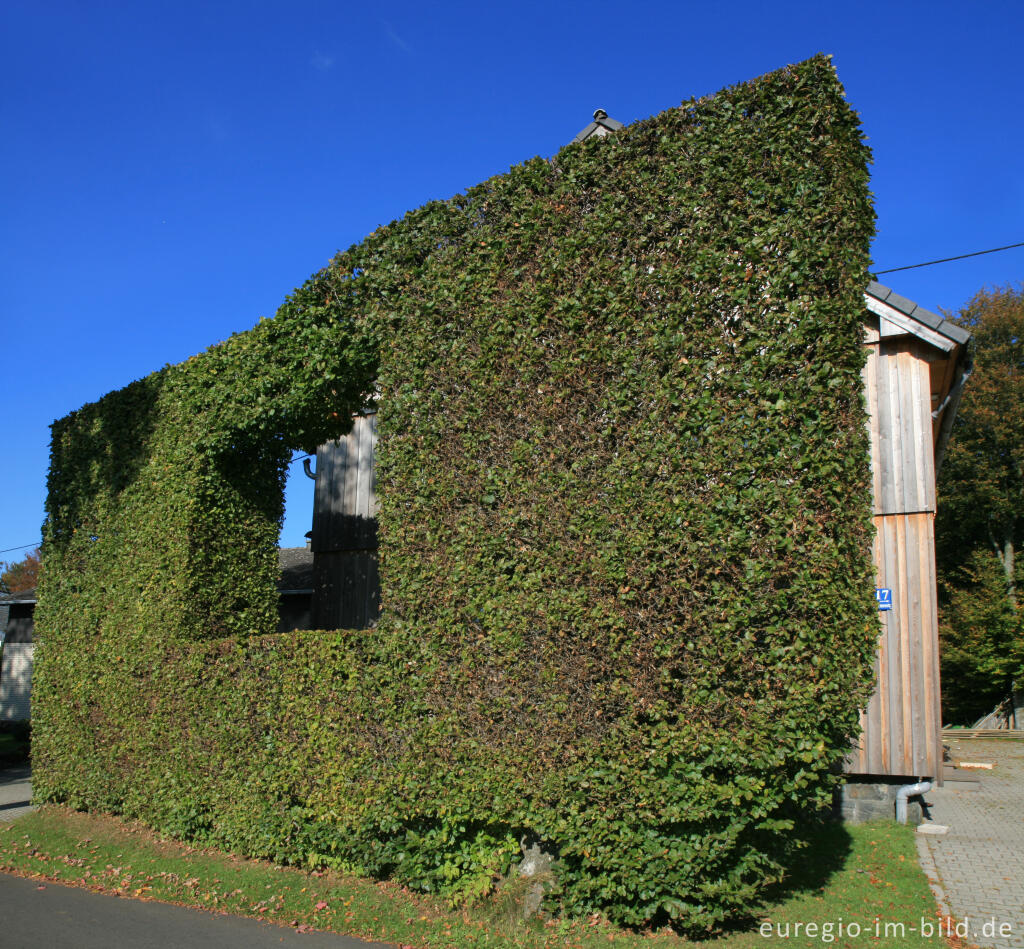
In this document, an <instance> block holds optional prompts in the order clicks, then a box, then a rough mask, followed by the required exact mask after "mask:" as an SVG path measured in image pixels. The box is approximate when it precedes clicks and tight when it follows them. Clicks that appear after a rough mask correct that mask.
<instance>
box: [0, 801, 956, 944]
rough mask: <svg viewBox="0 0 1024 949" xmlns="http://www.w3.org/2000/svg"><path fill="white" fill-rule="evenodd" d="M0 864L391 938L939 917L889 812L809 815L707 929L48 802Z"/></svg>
mask: <svg viewBox="0 0 1024 949" xmlns="http://www.w3.org/2000/svg"><path fill="white" fill-rule="evenodd" d="M0 869H2V870H4V871H7V872H11V873H17V874H20V875H24V876H31V877H36V878H41V879H47V880H54V881H59V882H61V883H66V884H71V885H76V886H83V887H87V888H89V889H92V890H96V891H100V892H106V893H116V894H118V895H121V896H127V897H133V898H138V899H153V900H162V901H165V902H171V903H177V904H180V905H184V906H192V907H198V908H202V909H206V910H211V911H214V912H223V913H233V914H237V915H240V916H249V917H254V918H257V919H263V920H268V921H271V922H275V923H278V924H281V925H287V926H291V927H293V928H296V929H300V930H303V931H306V930H308V929H324V930H332V931H335V932H343V933H346V934H349V935H353V936H361V937H364V938H367V939H376V940H381V941H384V942H391V943H396V944H398V945H400V946H403V947H463V946H473V947H487V946H521V947H524V949H545V947H550V949H554V947H580V949H590V947H597V946H607V945H608V944H609V943H614V944H616V945H620V946H624V947H629V946H644V947H648V949H650V947H660V946H665V947H684V946H685V947H690V946H707V947H711V946H714V947H715V949H753V947H755V946H759V947H762V949H763V947H765V946H769V945H771V944H772V943H781V944H783V945H785V946H789V947H795V946H817V945H831V946H837V947H851V949H852V947H855V946H863V945H870V946H873V947H883V949H885V947H892V949H906V947H914V946H934V945H936V944H938V945H942V941H941V940H937V939H936V938H935V936H934V935H933V936H932V937H931V938H929V937H928V935H927V931H926V929H927V925H929V924H930V925H932V926H936V925H937V924H938V922H939V920H938V915H937V910H936V907H935V901H934V899H933V898H932V895H931V892H930V890H929V888H928V883H927V881H926V879H925V877H924V874H923V873H922V871H921V869H920V867H919V865H918V862H917V854H916V850H915V845H914V833H913V830H912V828H908V827H901V826H899V825H896V824H891V823H879V824H866V825H861V826H852V827H846V826H842V825H838V824H827V825H823V826H822V827H820V828H819V829H818V830H817V832H816V833H815V834H813V835H810V836H809V846H808V848H807V850H806V851H805V856H804V859H803V860H802V861H801V864H800V867H799V869H798V871H797V872H796V873H795V874H794V877H793V879H792V880H791V882H790V885H789V886H788V888H787V889H785V890H779V891H776V892H775V893H774V894H772V901H771V902H769V903H767V904H766V905H764V906H763V907H761V908H760V909H758V910H755V911H754V913H753V915H754V917H755V919H754V922H753V923H749V924H748V925H747V927H746V928H745V929H743V930H737V931H735V932H731V933H729V934H727V935H725V936H722V937H720V938H718V939H714V940H709V941H708V942H700V941H693V940H688V939H684V938H682V937H680V936H677V935H675V934H674V933H670V932H664V931H662V932H656V933H652V932H643V933H637V932H630V931H627V930H622V929H618V928H616V927H613V926H611V925H609V924H608V923H607V922H606V921H605V920H603V919H601V918H599V917H596V916H595V917H590V918H587V919H583V920H574V921H561V920H544V919H541V918H539V917H538V918H536V919H534V920H531V921H530V922H528V923H524V922H522V921H519V920H518V919H517V918H516V913H515V908H516V899H515V896H514V894H513V895H508V894H506V896H504V897H502V896H499V897H498V898H496V899H493V900H491V901H489V902H488V903H486V904H484V905H482V906H478V907H474V908H471V909H467V910H453V909H451V908H450V907H449V906H448V905H447V904H445V903H444V902H442V901H441V900H436V899H431V898H427V897H423V896H421V895H417V894H414V893H412V892H410V891H409V890H408V889H406V888H404V887H401V886H399V885H397V884H394V883H389V882H381V883H377V882H371V881H368V880H362V879H357V878H354V877H347V876H344V875H342V874H338V873H334V872H331V871H302V870H297V869H293V868H283V867H279V866H275V865H273V864H271V863H266V862H263V861H256V860H246V859H243V858H240V857H235V856H231V855H228V854H223V853H219V852H215V851H211V850H199V849H195V848H192V847H189V846H187V845H186V844H182V843H179V842H177V841H173V840H168V839H165V838H162V837H160V836H159V835H157V834H155V833H154V832H153V831H151V830H149V829H148V828H145V827H143V826H141V825H139V824H133V823H130V822H126V821H123V820H120V819H118V818H114V817H109V816H103V815H96V814H84V813H79V812H76V811H72V810H69V809H67V808H63V807H57V806H46V807H42V808H40V809H39V810H37V811H35V812H34V813H32V814H29V815H27V816H25V817H22V818H20V819H19V820H17V821H15V822H13V823H8V824H0ZM513 889H514V887H513ZM923 924H925V925H923ZM922 930H925V931H924V932H922Z"/></svg>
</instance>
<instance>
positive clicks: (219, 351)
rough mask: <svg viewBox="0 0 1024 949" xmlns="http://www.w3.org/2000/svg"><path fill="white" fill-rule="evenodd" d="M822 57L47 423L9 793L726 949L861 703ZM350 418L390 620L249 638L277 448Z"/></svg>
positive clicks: (861, 620) (400, 225) (853, 515)
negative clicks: (726, 937)
mask: <svg viewBox="0 0 1024 949" xmlns="http://www.w3.org/2000/svg"><path fill="white" fill-rule="evenodd" d="M867 157H868V152H867V149H866V148H865V146H864V144H863V142H862V138H861V133H860V130H859V126H858V122H857V119H856V116H855V114H854V113H853V112H852V111H851V110H850V108H849V107H848V105H847V104H846V102H845V100H844V97H843V93H842V89H841V87H840V85H839V83H838V81H837V79H836V77H835V74H834V72H833V70H832V68H831V65H830V63H829V62H828V61H827V59H826V58H825V57H820V56H819V57H815V58H814V59H811V60H808V61H807V62H805V63H801V64H799V65H797V66H793V67H787V68H786V69H783V70H780V71H779V72H776V73H772V74H770V75H768V76H765V77H762V78H760V79H757V80H754V81H752V82H749V83H745V84H742V85H739V86H736V87H733V88H730V89H727V90H724V91H723V92H720V93H718V94H717V95H715V96H713V97H709V98H704V99H699V100H691V101H689V102H686V103H684V104H683V105H682V106H681V107H680V108H677V109H672V110H669V111H668V112H665V113H662V114H661V115H658V116H655V117H654V118H652V119H650V120H647V121H644V122H639V123H637V124H635V125H632V126H630V127H628V128H626V129H624V130H623V131H622V132H620V133H617V134H616V135H614V136H612V137H610V138H608V139H604V140H594V141H590V142H586V143H583V144H582V145H572V146H569V147H567V148H565V149H563V150H562V151H561V152H560V153H559V154H558V155H557V156H556V157H555V158H554V159H552V160H544V159H539V158H538V159H533V160H531V161H529V162H526V163H525V164H523V165H521V166H517V167H515V168H513V169H511V171H510V172H509V173H508V174H506V175H503V176H500V177H497V178H493V179H491V180H489V181H487V182H485V183H483V184H481V185H479V186H477V187H475V188H473V189H470V190H469V191H468V192H467V193H466V194H465V195H459V196H456V197H455V198H453V199H452V200H450V201H445V202H435V203H431V204H428V205H426V206H424V207H423V208H421V209H419V210H417V211H414V212H412V213H410V214H409V215H407V216H406V217H405V218H404V219H403V220H401V221H399V222H395V223H393V224H392V225H390V226H388V227H386V228H381V229H380V230H378V231H377V232H375V233H374V234H372V235H370V237H368V238H367V239H366V240H365V241H364V242H363V243H362V244H359V245H357V246H355V247H353V248H351V249H349V250H348V251H346V252H344V253H341V254H339V255H338V256H337V258H336V259H335V260H334V261H333V262H332V264H331V265H330V266H329V267H328V268H327V269H326V270H324V271H323V272H321V273H319V274H316V275H315V276H314V277H313V278H311V280H310V281H309V282H308V283H307V284H305V285H304V286H303V287H302V288H300V289H299V290H297V291H296V292H295V293H294V294H293V295H292V296H291V297H289V299H288V300H287V301H286V303H285V305H284V306H283V307H282V308H281V310H280V311H279V313H278V315H277V316H276V317H275V318H274V319H273V320H269V321H263V322H261V323H260V324H259V325H258V326H257V327H256V328H254V329H253V330H251V331H250V332H248V333H243V334H240V335H238V336H235V337H232V338H231V339H229V340H227V341H226V342H225V343H223V344H220V345H218V346H215V347H213V348H212V349H210V350H209V351H207V352H206V353H203V354H202V355H200V356H197V357H194V358H193V359H191V360H188V361H187V362H185V363H183V364H181V365H179V366H174V367H168V368H166V369H165V370H163V371H162V372H159V373H156V374H154V375H153V376H150V377H148V378H146V379H143V380H141V381H140V382H137V383H135V384H133V385H132V386H129V387H128V388H126V389H124V390H122V391H120V392H115V393H112V394H111V395H109V396H107V397H106V398H104V399H102V400H101V401H100V402H98V403H96V404H94V405H89V406H86V407H84V408H83V409H81V410H80V411H78V412H76V413H74V414H73V415H71V416H69V417H68V418H66V419H63V420H61V421H59V422H58V423H56V424H55V426H54V437H53V462H52V468H51V474H50V496H49V506H48V520H47V523H46V527H45V531H46V534H45V544H44V548H43V550H44V561H45V574H44V579H43V583H42V586H41V592H40V606H39V617H38V629H39V635H40V639H41V644H40V650H39V668H38V675H37V680H36V688H37V693H36V699H35V703H34V709H35V711H36V743H35V752H36V765H35V768H36V770H35V781H36V787H37V792H38V794H39V795H40V796H41V797H43V798H51V799H56V800H66V801H69V802H71V803H72V804H74V805H76V806H80V807H96V808H105V809H112V810H116V811H121V812H124V813H126V814H129V815H132V816H136V817H140V818H142V819H144V820H146V821H149V822H150V823H152V824H154V825H156V826H159V827H161V828H164V829H168V830H171V831H173V832H175V833H178V834H180V835H182V836H185V837H191V838H195V839H200V840H208V841H212V842H216V843H218V844H221V845H223V846H227V847H231V848H234V849H237V850H240V851H243V852H245V853H249V854H255V855H263V856H269V857H272V858H273V859H277V860H280V861H292V862H310V863H328V864H331V865H335V866H339V867H345V868H349V869H355V870H358V871H360V872H364V873H368V874H373V875H378V876H392V877H395V878H398V879H401V880H403V881H405V882H408V883H409V884H411V885H414V886H417V887H421V888H423V889H426V890H431V891H434V892H441V893H448V894H450V895H452V896H453V897H454V898H459V897H471V896H473V895H476V894H479V893H481V892H484V891H485V890H486V889H487V888H488V887H489V886H490V885H491V882H492V881H493V879H494V877H495V876H496V875H497V874H500V873H502V872H506V871H507V870H508V869H509V866H510V864H511V862H512V861H513V860H514V859H516V857H517V855H518V853H519V847H520V842H521V841H522V840H523V839H528V840H529V839H537V840H540V841H541V842H542V843H543V845H544V846H545V847H546V848H547V849H549V850H551V851H553V852H555V853H556V854H557V856H558V863H557V870H558V881H559V882H558V888H557V889H556V890H555V891H553V892H552V894H551V896H550V897H549V902H550V904H551V906H552V908H557V907H560V908H561V909H562V910H563V911H565V912H569V913H584V912H591V911H594V910H599V911H603V912H605V913H607V914H608V915H609V916H610V917H612V918H613V919H615V920H617V921H619V922H622V923H625V924H629V925H638V926H639V925H644V924H646V923H649V922H652V921H653V922H659V921H664V920H669V919H671V920H673V921H674V922H675V924H676V925H677V926H679V927H680V928H682V929H686V930H690V931H699V930H707V929H715V928H718V927H720V926H721V925H722V924H723V923H724V922H725V921H727V920H729V919H731V918H733V917H735V916H736V915H742V914H743V913H745V912H749V911H750V910H751V908H752V907H753V906H754V905H756V900H757V897H758V894H759V893H761V892H762V891H763V889H764V887H765V886H766V885H767V884H768V883H769V882H770V881H772V880H773V879H775V878H776V877H778V875H779V874H780V873H781V872H782V870H783V867H784V865H785V860H786V845H785V844H786V840H787V836H788V835H787V834H786V830H787V828H788V827H789V822H790V821H791V820H792V818H793V816H794V814H796V813H797V812H799V811H805V810H807V809H809V808H814V807H815V806H817V805H820V804H822V803H823V802H825V801H827V799H828V797H829V794H830V791H831V788H832V786H833V783H834V780H835V773H836V771H837V766H838V762H839V761H840V759H841V757H842V754H843V751H844V749H845V748H846V747H847V746H848V744H849V740H850V738H851V736H853V735H854V734H856V731H857V710H858V707H859V706H860V705H861V704H862V703H863V702H864V700H865V699H866V695H867V693H868V691H869V686H870V663H871V657H872V654H873V650H874V643H875V634H876V620H875V615H874V612H873V602H872V600H871V588H872V580H871V578H872V572H871V568H870V564H869V561H868V557H867V554H868V550H869V545H870V531H871V527H870V484H869V478H868V452H867V442H866V433H865V424H864V409H863V405H862V398H861V380H860V371H861V367H862V363H863V354H862V346H861V333H862V329H861V310H862V291H863V288H864V286H865V285H866V282H867V263H868V255H867V248H868V241H869V239H870V237H871V234H872V232H873V212H872V209H871V204H870V200H869V195H868V191H867V181H868V176H867V170H866V161H867ZM375 389H376V391H377V392H378V393H379V406H380V413H379V425H380V431H381V441H380V446H379V469H380V473H379V482H380V484H379V489H380V496H381V505H382V509H381V515H380V538H381V541H380V542H381V576H382V584H383V605H384V612H383V617H382V620H381V623H380V625H379V626H378V627H377V628H376V629H374V630H372V631H367V632H318V633H295V634H285V635H278V636H273V635H269V633H270V632H271V631H272V630H273V628H274V605H275V594H274V569H275V545H276V538H277V531H278V527H279V524H280V519H281V516H282V500H281V484H282V478H283V473H284V470H285V463H286V461H287V458H288V456H289V451H290V450H291V449H293V448H304V449H309V448H311V447H312V446H313V445H315V444H316V443H317V442H319V441H320V440H322V439H325V438H327V437H333V436H336V435H338V434H340V433H341V432H342V431H343V430H344V426H345V424H346V420H347V419H349V418H350V417H351V414H352V412H353V411H354V410H356V409H358V408H359V407H360V406H361V405H362V404H364V403H365V400H366V399H367V398H368V397H369V396H370V394H371V393H372V392H373V391H374V390H375Z"/></svg>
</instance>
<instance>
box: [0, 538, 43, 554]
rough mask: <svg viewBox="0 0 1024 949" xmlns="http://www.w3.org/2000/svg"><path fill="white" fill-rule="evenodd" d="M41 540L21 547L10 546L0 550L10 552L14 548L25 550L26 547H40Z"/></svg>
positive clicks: (1, 552)
mask: <svg viewBox="0 0 1024 949" xmlns="http://www.w3.org/2000/svg"><path fill="white" fill-rule="evenodd" d="M39 544H40V541H38V540H37V541H36V542H35V543H34V544H22V545H21V546H20V547H8V548H7V549H6V550H0V554H9V553H10V552H11V551H12V550H24V549H25V548H26V547H38V546H39Z"/></svg>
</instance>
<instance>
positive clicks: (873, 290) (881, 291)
mask: <svg viewBox="0 0 1024 949" xmlns="http://www.w3.org/2000/svg"><path fill="white" fill-rule="evenodd" d="M866 293H868V294H869V295H870V296H873V297H874V298H875V299H876V300H879V301H881V302H882V303H886V304H888V305H889V306H891V307H892V308H893V309H896V310H899V311H900V313H902V314H903V315H904V316H909V317H910V318H911V319H912V320H917V321H918V323H923V324H924V325H925V326H927V327H928V328H929V329H933V330H935V332H937V333H941V334H942V335H943V336H945V337H946V338H947V339H951V340H953V342H954V343H958V344H959V345H961V346H963V345H964V343H966V342H967V341H968V340H969V339H970V338H971V334H970V333H968V332H967V330H965V329H964V328H963V327H962V326H957V325H956V323H951V322H950V321H949V320H947V319H944V318H943V317H941V316H939V315H938V314H936V313H932V311H931V310H926V309H925V308H924V307H923V306H918V305H917V304H916V303H915V302H914V301H913V300H908V299H907V298H906V297H901V296H900V295H899V294H898V293H896V291H895V290H890V289H889V287H887V286H885V285H884V284H881V283H878V282H877V281H875V280H872V281H871V282H870V283H869V284H868V288H867V291H866Z"/></svg>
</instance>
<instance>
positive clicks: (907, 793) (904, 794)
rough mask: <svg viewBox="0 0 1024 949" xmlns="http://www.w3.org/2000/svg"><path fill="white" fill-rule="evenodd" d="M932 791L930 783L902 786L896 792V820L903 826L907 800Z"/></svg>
mask: <svg viewBox="0 0 1024 949" xmlns="http://www.w3.org/2000/svg"><path fill="white" fill-rule="evenodd" d="M931 789H932V782H931V781H918V782H917V784H904V785H903V787H901V788H900V789H899V790H898V791H897V792H896V820H897V821H898V822H899V823H901V824H905V823H906V822H907V799H908V798H911V797H914V796H915V795H917V794H927V793H928V792H929V791H930V790H931Z"/></svg>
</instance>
